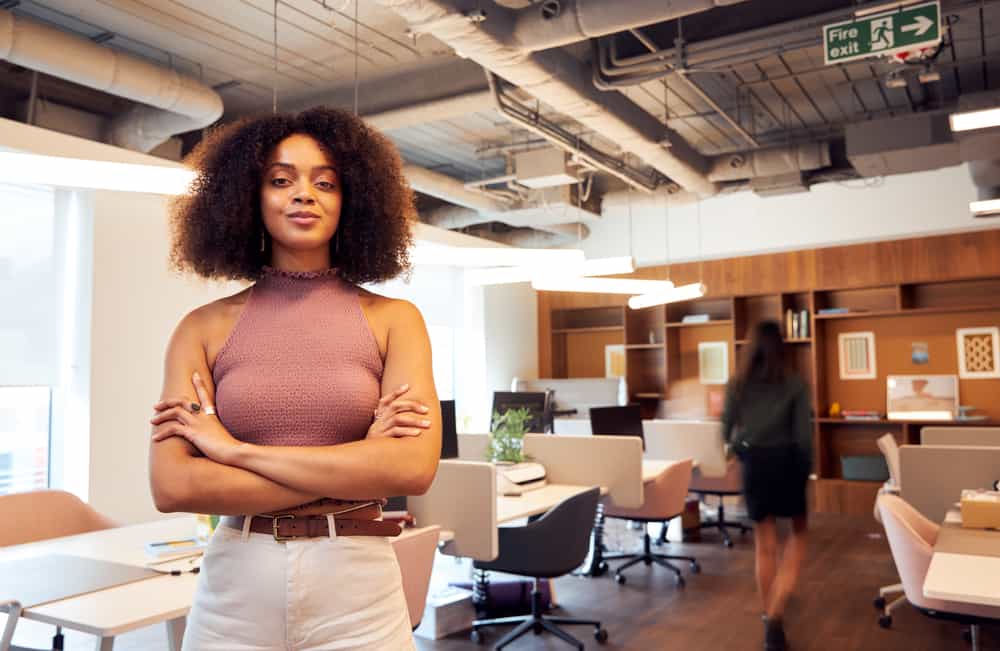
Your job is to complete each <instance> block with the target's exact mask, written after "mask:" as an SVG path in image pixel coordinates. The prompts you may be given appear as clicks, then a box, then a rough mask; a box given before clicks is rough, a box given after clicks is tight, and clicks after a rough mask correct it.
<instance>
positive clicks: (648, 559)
mask: <svg viewBox="0 0 1000 651" xmlns="http://www.w3.org/2000/svg"><path fill="white" fill-rule="evenodd" d="M692 466H693V462H692V461H691V459H685V460H683V461H678V462H676V463H672V464H670V465H669V466H667V467H666V468H664V469H663V472H661V473H660V474H659V476H657V477H656V479H654V480H653V481H651V482H647V483H646V485H645V486H644V495H645V499H644V500H643V504H642V506H640V507H639V508H636V509H626V508H621V507H616V506H614V505H611V504H607V505H605V507H604V516H605V517H607V518H619V519H622V520H631V521H638V522H643V523H645V524H648V523H650V522H663V523H664V527H666V522H667V521H669V520H672V519H674V518H675V517H677V516H678V515H680V514H681V512H683V511H684V502H685V501H686V499H687V493H688V484H689V483H690V482H691V468H692ZM642 543H643V549H642V552H641V553H638V554H629V553H614V554H605V555H604V560H605V561H609V560H616V559H617V560H626V561H627V562H626V563H625V564H623V565H621V566H620V567H618V569H617V570H615V581H617V582H618V583H619V584H622V583H625V575H624V574H622V572H623V571H624V570H625V569H626V568H628V567H631V566H632V565H635V564H637V563H645V564H646V565H652V564H653V563H656V564H657V565H660V566H661V567H665V568H667V569H668V570H670V571H672V572H673V573H674V575H675V576H676V579H677V585H679V586H682V587H683V586H684V577H683V576H681V571H680V569H679V568H678V567H677V566H676V565H674V564H673V563H671V562H670V561H671V560H678V561H687V562H688V563H690V564H691V571H692V572H694V573H695V574H697V573H698V572H700V571H701V566H699V565H698V561H696V560H695V559H694V558H692V557H690V556H673V555H670V554H655V553H653V552H652V551H651V549H650V545H651V544H652V539H651V538H650V535H649V530H648V529H647V528H646V527H643V538H642Z"/></svg>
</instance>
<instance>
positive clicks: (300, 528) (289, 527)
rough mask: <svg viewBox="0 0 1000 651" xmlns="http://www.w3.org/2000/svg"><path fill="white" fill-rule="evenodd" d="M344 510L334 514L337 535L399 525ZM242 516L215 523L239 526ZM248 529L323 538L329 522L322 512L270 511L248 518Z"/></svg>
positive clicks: (375, 532) (392, 532)
mask: <svg viewBox="0 0 1000 651" xmlns="http://www.w3.org/2000/svg"><path fill="white" fill-rule="evenodd" d="M349 515H354V513H350V514H348V513H345V514H344V516H343V517H338V516H337V515H336V514H334V518H333V521H334V526H335V527H336V530H337V535H338V536H398V535H399V534H400V533H401V532H402V529H400V527H399V525H398V524H396V523H395V522H383V521H382V520H373V519H370V518H369V519H366V518H363V517H362V518H351V517H348V516H349ZM244 520H245V516H242V515H226V516H223V517H222V518H221V519H220V520H219V524H220V525H223V526H226V527H229V528H231V529H237V530H240V531H242V530H243V523H244ZM250 531H252V532H254V533H265V534H270V535H272V536H274V539H275V540H276V541H278V542H283V541H285V540H295V539H297V538H327V537H329V536H330V526H329V524H328V521H327V518H326V516H325V515H295V514H294V513H277V514H274V515H255V516H253V519H252V520H251V521H250Z"/></svg>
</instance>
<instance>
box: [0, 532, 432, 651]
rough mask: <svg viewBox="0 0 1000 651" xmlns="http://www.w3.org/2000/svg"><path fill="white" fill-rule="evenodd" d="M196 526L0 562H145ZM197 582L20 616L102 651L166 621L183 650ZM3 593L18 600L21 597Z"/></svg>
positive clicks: (109, 537)
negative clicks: (160, 545) (91, 641)
mask: <svg viewBox="0 0 1000 651" xmlns="http://www.w3.org/2000/svg"><path fill="white" fill-rule="evenodd" d="M196 529H197V525H196V521H195V517H194V516H193V515H185V516H181V517H176V518H169V519H165V520H157V521H155V522H146V523H142V524H136V525H130V526H126V527H117V528H115V529H106V530H104V531H94V532H91V533H86V534H82V535H78V536H68V537H65V538H56V539H53V540H44V541H39V542H35V543H29V544H26V545H15V546H11V547H5V548H0V561H8V560H14V559H19V558H29V557H32V556H42V555H45V554H70V555H74V556H83V557H86V558H96V559H100V560H107V561H114V562H118V563H125V564H129V565H139V566H142V565H145V564H146V562H147V561H148V560H149V559H148V557H147V556H146V551H145V544H146V543H147V542H149V541H152V540H179V539H181V538H190V537H192V536H194V535H195V531H196ZM418 531H419V529H406V530H404V531H403V533H402V534H401V535H400V536H398V537H397V538H394V539H393V540H394V541H396V540H402V539H405V538H407V537H408V536H412V535H415V534H416V533H417V532H418ZM440 535H441V539H442V540H450V539H451V537H452V533H451V532H450V531H442V532H441V534H440ZM197 580H198V575H196V574H191V573H187V574H182V575H180V576H170V575H163V576H156V577H153V578H151V579H146V580H142V581H137V582H135V583H129V584H126V585H122V586H118V587H114V588H109V589H107V590H101V591H98V592H92V593H90V594H86V595H80V596H77V597H71V598H69V599H63V600H60V601H55V602H50V603H47V604H43V605H41V606H37V607H35V608H29V609H26V610H25V611H23V612H22V613H21V617H23V618H24V619H31V620H36V621H39V622H45V623H47V624H52V625H55V626H62V627H63V628H67V629H72V630H76V631H83V632H85V633H90V634H92V635H96V636H97V638H98V639H97V643H96V649H97V650H98V651H111V649H112V648H113V646H114V638H115V636H116V635H121V634H122V633H127V632H128V631H133V630H136V629H139V628H144V627H146V626H152V625H153V624H159V623H161V622H164V623H165V624H166V627H167V640H168V645H169V648H170V649H171V651H180V648H181V638H183V636H184V624H185V621H186V617H187V613H188V611H189V610H190V609H191V604H192V603H193V601H194V592H195V586H196V584H197ZM3 597H4V598H16V595H3Z"/></svg>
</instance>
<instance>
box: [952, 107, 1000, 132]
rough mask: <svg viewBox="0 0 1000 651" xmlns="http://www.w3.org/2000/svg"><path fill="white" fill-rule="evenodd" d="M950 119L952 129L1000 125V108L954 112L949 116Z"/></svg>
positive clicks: (987, 127)
mask: <svg viewBox="0 0 1000 651" xmlns="http://www.w3.org/2000/svg"><path fill="white" fill-rule="evenodd" d="M948 121H949V122H950V123H951V130H952V131H972V130H974V129H989V128H990V127H1000V108H989V109H983V110H981V111H966V112H964V113H952V114H951V115H949V116H948Z"/></svg>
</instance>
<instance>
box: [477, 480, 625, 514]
mask: <svg viewBox="0 0 1000 651" xmlns="http://www.w3.org/2000/svg"><path fill="white" fill-rule="evenodd" d="M591 488H592V486H571V485H567V484H548V485H546V486H543V487H542V488H537V489H535V490H533V491H526V492H525V493H523V494H522V495H521V496H520V497H507V496H503V495H500V496H498V497H497V524H503V523H505V522H510V521H512V520H521V519H523V518H527V517H530V516H532V515H538V514H539V513H545V512H546V511H548V510H549V509H551V508H552V507H553V506H555V505H556V504H558V503H559V502H562V501H563V500H564V499H566V498H569V497H573V496H574V495H578V494H580V493H583V492H584V491H588V490H590V489H591ZM601 493H602V494H604V493H607V490H606V489H603V488H602V489H601Z"/></svg>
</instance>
